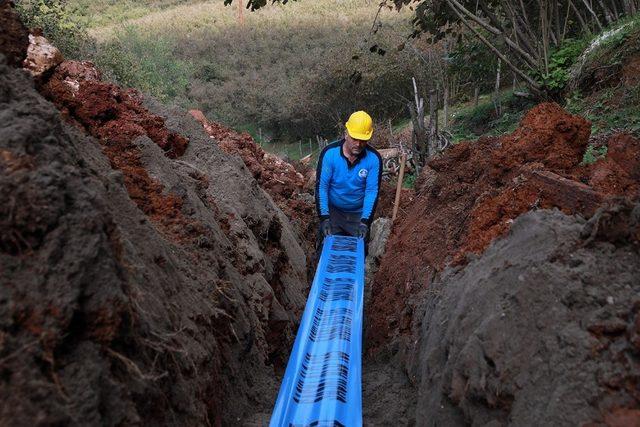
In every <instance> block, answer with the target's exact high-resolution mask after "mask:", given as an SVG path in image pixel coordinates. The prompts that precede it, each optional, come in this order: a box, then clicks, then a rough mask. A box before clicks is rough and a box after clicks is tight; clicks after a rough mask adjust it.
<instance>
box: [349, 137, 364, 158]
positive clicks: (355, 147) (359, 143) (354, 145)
mask: <svg viewBox="0 0 640 427" xmlns="http://www.w3.org/2000/svg"><path fill="white" fill-rule="evenodd" d="M344 145H345V148H346V151H347V153H348V154H350V155H351V156H353V157H358V156H359V155H360V153H362V150H364V149H365V147H366V146H367V141H363V140H361V139H355V138H351V136H350V135H349V133H347V134H346V135H345V138H344Z"/></svg>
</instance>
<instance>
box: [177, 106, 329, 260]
mask: <svg viewBox="0 0 640 427" xmlns="http://www.w3.org/2000/svg"><path fill="white" fill-rule="evenodd" d="M189 113H190V114H191V115H192V116H193V117H194V118H195V119H196V120H198V121H199V122H200V123H201V124H202V126H203V127H204V129H205V131H206V132H207V133H208V134H209V136H210V137H211V138H212V139H214V140H215V141H217V142H218V146H219V147H220V148H221V149H222V150H224V151H225V152H226V153H228V154H231V155H237V156H239V157H240V158H241V159H242V161H243V162H244V164H245V165H246V166H247V168H249V170H250V171H251V173H252V174H253V177H254V178H255V179H256V181H258V183H259V184H260V186H261V187H262V188H264V189H265V191H267V193H269V195H270V196H271V197H272V198H273V200H274V201H275V202H276V204H277V205H278V206H279V207H280V209H282V211H283V212H284V213H285V215H287V217H288V218H289V219H290V220H291V221H292V223H293V225H294V228H295V229H296V230H297V231H298V233H299V235H300V237H301V241H302V243H303V244H304V246H305V249H306V250H305V252H306V253H307V255H308V257H309V260H311V259H313V257H314V253H315V247H314V242H315V239H316V236H315V234H316V220H317V218H316V214H315V204H314V203H315V202H314V198H313V195H312V194H311V193H310V192H309V189H308V187H305V183H306V182H307V180H308V178H306V177H305V175H303V174H302V173H301V172H299V171H298V170H296V168H295V167H294V166H293V165H292V164H290V163H287V162H285V161H284V160H282V159H281V158H279V157H278V156H276V155H274V154H271V153H268V152H266V151H264V150H263V149H262V148H261V147H260V146H258V144H256V142H255V141H254V140H253V138H252V137H251V135H249V134H248V133H246V132H243V133H239V132H236V131H234V130H233V129H230V128H228V127H226V126H223V125H221V124H219V123H216V122H211V121H209V120H208V119H207V118H206V117H205V115H204V114H203V113H202V111H200V110H190V111H189ZM305 169H306V170H307V171H308V169H307V168H305ZM312 273H313V272H312Z"/></svg>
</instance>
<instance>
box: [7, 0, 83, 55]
mask: <svg viewBox="0 0 640 427" xmlns="http://www.w3.org/2000/svg"><path fill="white" fill-rule="evenodd" d="M16 9H17V11H18V13H19V14H20V17H21V19H22V21H23V22H24V24H25V25H26V26H27V27H29V28H31V29H35V28H40V29H42V32H43V33H44V36H45V37H47V38H48V39H49V40H50V41H51V42H52V43H53V44H54V45H55V46H56V47H58V49H60V51H62V53H63V54H64V56H65V57H67V58H75V59H81V58H83V57H84V56H85V55H87V54H88V52H89V51H90V50H91V49H93V47H94V46H93V43H92V41H91V39H90V37H89V35H88V34H87V26H86V22H85V21H84V20H82V19H81V18H79V14H78V13H77V11H75V9H73V8H72V7H70V6H68V5H67V4H66V3H65V2H63V1H62V0H26V1H20V2H17V4H16Z"/></svg>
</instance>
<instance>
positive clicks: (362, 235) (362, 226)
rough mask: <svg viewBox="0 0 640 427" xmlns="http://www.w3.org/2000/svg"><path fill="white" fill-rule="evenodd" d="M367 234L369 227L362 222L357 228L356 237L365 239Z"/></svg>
mask: <svg viewBox="0 0 640 427" xmlns="http://www.w3.org/2000/svg"><path fill="white" fill-rule="evenodd" d="M368 232H369V226H368V225H367V224H365V223H364V222H361V223H360V225H359V226H358V237H360V238H361V239H364V238H365V237H367V233H368Z"/></svg>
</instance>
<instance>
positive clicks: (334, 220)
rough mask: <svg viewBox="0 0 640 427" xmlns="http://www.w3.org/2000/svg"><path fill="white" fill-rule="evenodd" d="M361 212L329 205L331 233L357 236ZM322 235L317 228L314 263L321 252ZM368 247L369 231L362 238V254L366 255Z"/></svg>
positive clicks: (318, 258)
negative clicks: (346, 210)
mask: <svg viewBox="0 0 640 427" xmlns="http://www.w3.org/2000/svg"><path fill="white" fill-rule="evenodd" d="M361 218H362V214H361V213H360V212H355V213H351V212H343V211H341V210H339V209H336V208H334V207H332V206H329V221H331V234H337V235H339V236H357V235H358V227H359V226H360V220H361ZM323 241H324V236H323V235H322V230H320V228H318V238H317V240H316V264H317V263H318V261H319V260H320V254H321V253H322V242H323ZM368 248H369V233H367V235H366V236H365V238H364V256H365V257H366V256H367V253H368V252H369V251H368Z"/></svg>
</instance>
